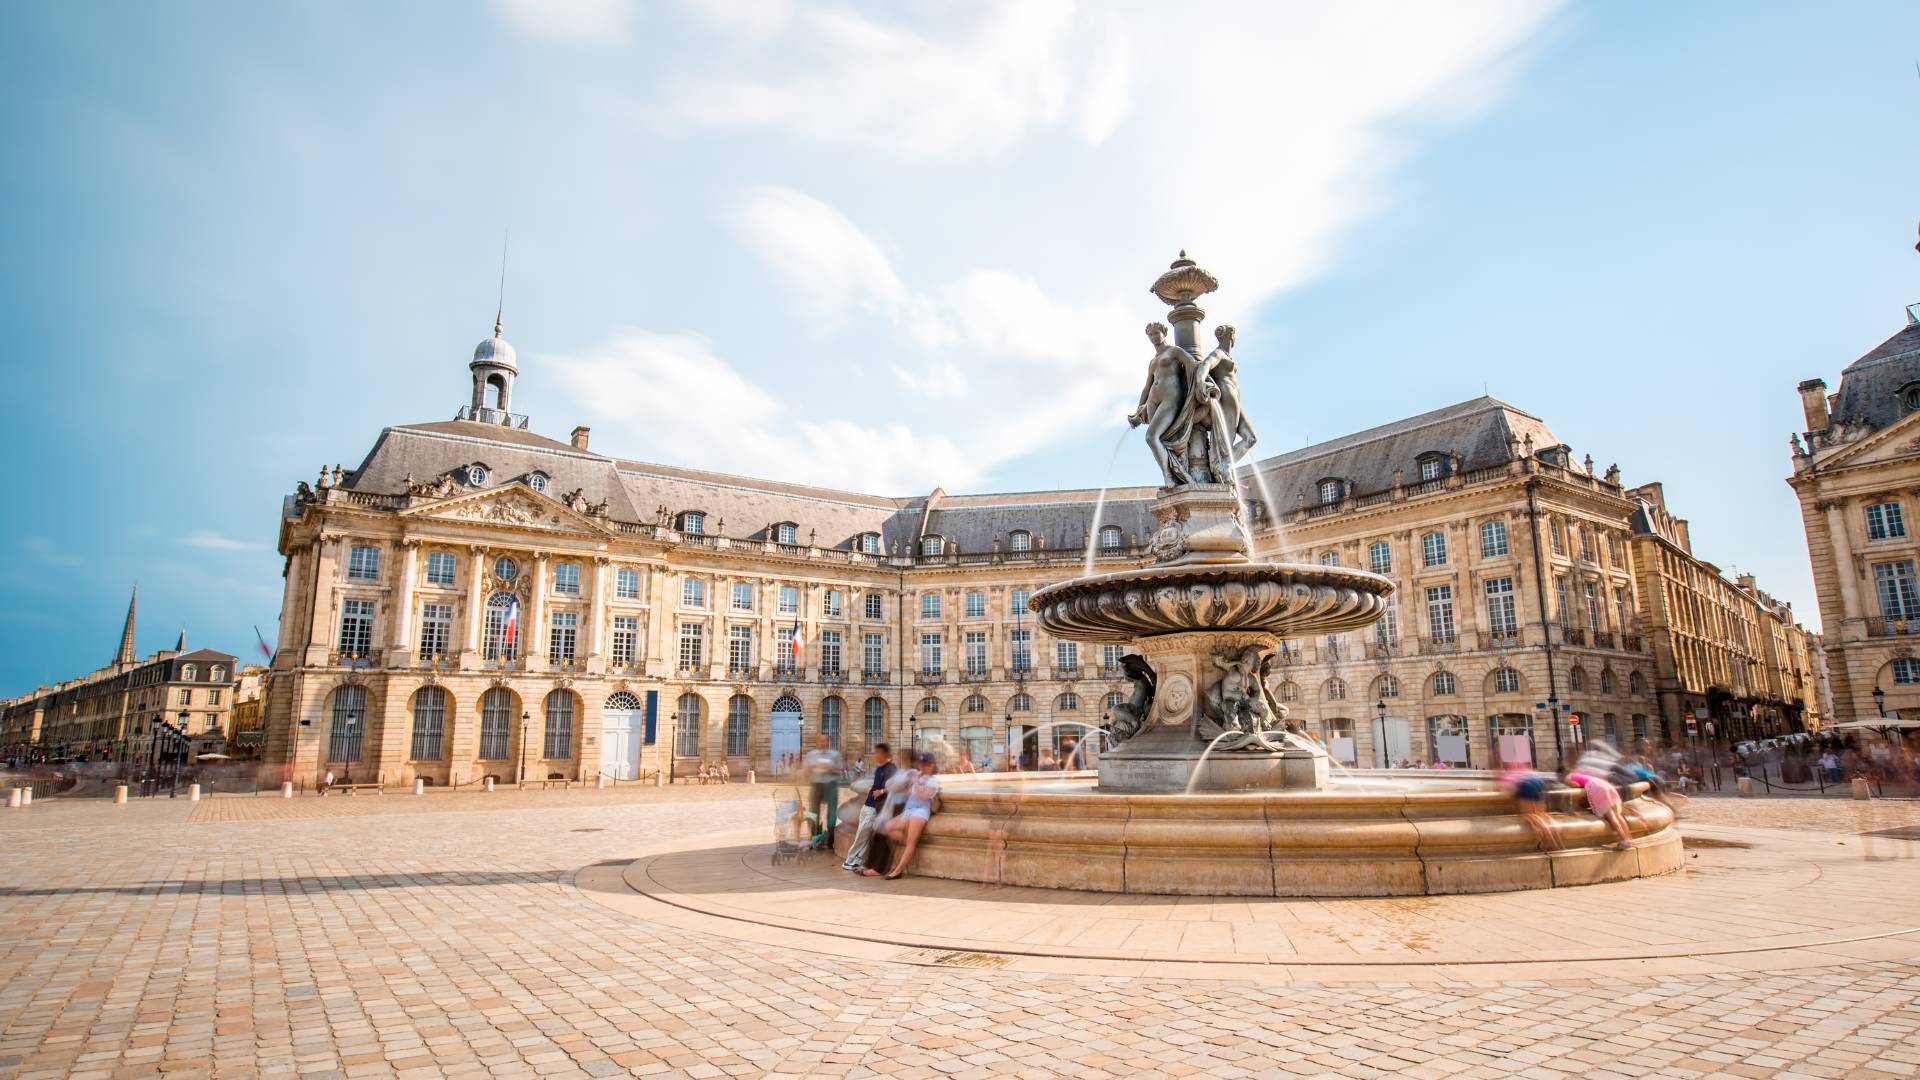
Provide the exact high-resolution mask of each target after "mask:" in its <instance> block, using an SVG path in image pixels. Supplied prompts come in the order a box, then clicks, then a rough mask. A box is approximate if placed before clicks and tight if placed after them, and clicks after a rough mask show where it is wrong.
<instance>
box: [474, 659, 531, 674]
mask: <svg viewBox="0 0 1920 1080" xmlns="http://www.w3.org/2000/svg"><path fill="white" fill-rule="evenodd" d="M480 670H481V671H525V670H527V662H526V661H525V660H523V659H521V658H520V657H518V656H483V657H481V658H480Z"/></svg>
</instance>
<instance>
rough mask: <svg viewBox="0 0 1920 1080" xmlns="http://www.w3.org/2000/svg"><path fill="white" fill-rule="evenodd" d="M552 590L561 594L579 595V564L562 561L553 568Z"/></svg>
mask: <svg viewBox="0 0 1920 1080" xmlns="http://www.w3.org/2000/svg"><path fill="white" fill-rule="evenodd" d="M553 591H554V592H557V593H559V594H560V595H562V596H579V595H580V564H579V563H570V562H563V563H557V564H555V566H554V568H553Z"/></svg>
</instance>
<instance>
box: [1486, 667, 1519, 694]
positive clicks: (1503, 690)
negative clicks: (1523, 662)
mask: <svg viewBox="0 0 1920 1080" xmlns="http://www.w3.org/2000/svg"><path fill="white" fill-rule="evenodd" d="M1493 692H1494V693H1496V694H1517V693H1519V692H1520V673H1519V672H1517V671H1515V670H1513V669H1512V668H1510V667H1509V668H1501V669H1500V670H1498V671H1496V672H1494V673H1493Z"/></svg>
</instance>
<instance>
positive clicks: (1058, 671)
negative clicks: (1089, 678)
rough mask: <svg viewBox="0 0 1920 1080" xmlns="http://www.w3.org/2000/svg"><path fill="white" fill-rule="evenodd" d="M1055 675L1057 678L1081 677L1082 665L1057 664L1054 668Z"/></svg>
mask: <svg viewBox="0 0 1920 1080" xmlns="http://www.w3.org/2000/svg"><path fill="white" fill-rule="evenodd" d="M1053 677H1054V678H1056V679H1077V678H1079V677H1080V665H1079V664H1068V665H1066V666H1065V667H1059V666H1056V667H1055V668H1054V669H1053Z"/></svg>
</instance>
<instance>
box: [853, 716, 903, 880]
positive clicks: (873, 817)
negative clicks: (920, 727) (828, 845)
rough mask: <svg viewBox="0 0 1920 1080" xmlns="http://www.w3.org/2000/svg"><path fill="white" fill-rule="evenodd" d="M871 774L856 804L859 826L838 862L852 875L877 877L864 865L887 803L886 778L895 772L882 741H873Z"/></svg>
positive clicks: (889, 750)
mask: <svg viewBox="0 0 1920 1080" xmlns="http://www.w3.org/2000/svg"><path fill="white" fill-rule="evenodd" d="M872 758H873V774H872V775H871V776H869V777H867V797H866V800H865V801H864V802H862V803H861V804H860V825H859V827H858V828H857V829H855V830H854V833H853V843H851V844H848V845H847V858H846V860H845V861H844V862H842V863H841V864H840V867H841V869H843V870H851V871H853V872H854V873H856V874H866V875H867V876H869V877H874V876H877V872H876V871H874V870H870V869H868V868H867V850H868V849H869V848H870V847H872V846H873V833H874V830H875V829H876V828H878V827H879V820H880V810H881V808H882V807H884V806H885V805H886V802H887V781H889V780H891V779H893V774H894V773H895V772H897V771H899V766H897V765H895V764H894V763H893V747H891V746H888V745H887V744H886V743H874V744H873V754H872Z"/></svg>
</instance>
